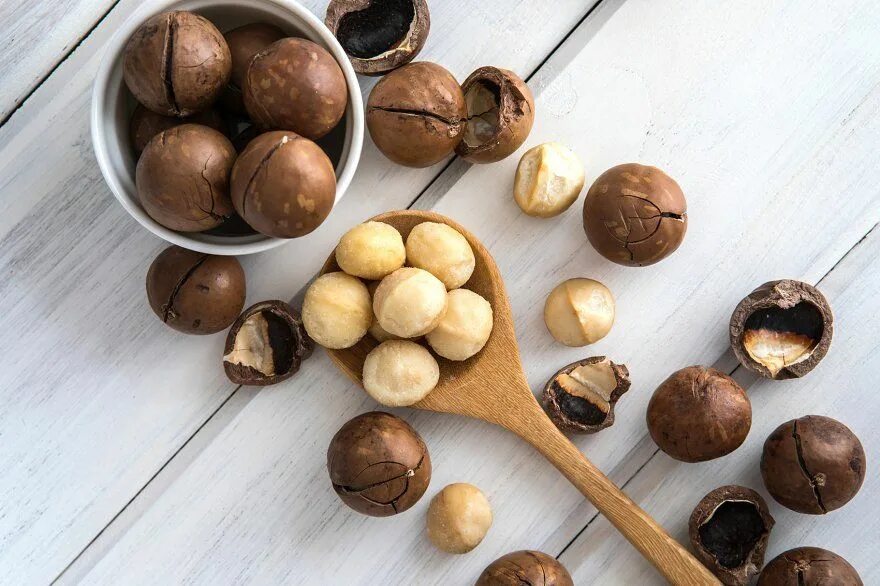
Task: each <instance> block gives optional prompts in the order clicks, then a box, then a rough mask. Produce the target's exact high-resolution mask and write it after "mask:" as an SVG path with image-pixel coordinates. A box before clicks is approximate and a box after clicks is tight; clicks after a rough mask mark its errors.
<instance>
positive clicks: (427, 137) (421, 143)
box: [367, 61, 467, 167]
mask: <svg viewBox="0 0 880 586" xmlns="http://www.w3.org/2000/svg"><path fill="white" fill-rule="evenodd" d="M466 120H467V107H466V106H465V103H464V94H462V92H461V86H459V85H458V82H457V81H456V80H455V77H453V75H452V74H451V73H449V72H448V71H447V70H446V69H444V68H443V67H441V66H440V65H437V64H436V63H429V62H427V61H419V62H417V63H409V64H407V65H404V66H403V67H401V68H399V69H396V70H394V71H392V72H391V73H389V74H388V75H386V76H385V77H383V78H382V79H381V80H380V81H379V83H377V84H376V86H375V87H374V88H373V90H372V91H371V92H370V97H369V99H368V100H367V129H368V130H369V131H370V136H371V137H372V139H373V142H374V143H375V144H376V147H377V148H378V149H379V150H380V151H382V154H384V155H385V156H386V157H388V158H389V159H391V160H392V161H394V162H395V163H398V164H400V165H406V166H407V167H429V166H431V165H434V164H435V163H439V162H440V161H442V160H443V159H445V158H446V157H447V156H449V155H450V154H452V151H453V150H455V146H456V145H457V144H458V143H459V141H461V137H462V134H463V132H464V127H465V123H466Z"/></svg>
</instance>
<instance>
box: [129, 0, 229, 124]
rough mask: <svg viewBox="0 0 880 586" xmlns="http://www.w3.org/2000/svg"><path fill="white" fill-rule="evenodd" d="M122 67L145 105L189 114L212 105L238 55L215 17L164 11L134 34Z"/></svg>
mask: <svg viewBox="0 0 880 586" xmlns="http://www.w3.org/2000/svg"><path fill="white" fill-rule="evenodd" d="M122 71H123V77H124V78H125V85H127V86H128V89H129V90H130V91H131V93H132V94H134V97H135V98H136V99H137V101H139V102H140V103H141V104H143V105H144V106H146V107H147V108H149V109H150V110H152V111H153V112H156V113H157V114H162V115H164V116H189V115H191V114H195V113H196V112H201V111H202V110H206V109H208V108H209V107H211V105H212V104H213V103H214V101H215V100H216V99H217V96H219V95H220V92H221V91H223V88H224V87H226V84H227V83H228V82H229V76H230V73H231V71H232V57H231V56H230V54H229V47H228V46H227V45H226V41H225V40H224V39H223V35H222V34H220V31H218V30H217V27H215V26H214V25H213V24H211V22H210V21H209V20H207V19H205V18H202V17H201V16H199V15H197V14H193V13H192V12H163V13H162V14H157V15H156V16H154V17H152V18H150V19H149V20H147V21H146V22H145V23H144V24H142V25H141V26H140V28H138V29H137V30H136V31H135V32H134V34H133V35H132V37H131V39H129V41H128V44H127V45H126V47H125V61H124V64H123V68H122Z"/></svg>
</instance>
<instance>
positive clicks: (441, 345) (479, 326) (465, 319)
mask: <svg viewBox="0 0 880 586" xmlns="http://www.w3.org/2000/svg"><path fill="white" fill-rule="evenodd" d="M447 298H448V306H447V309H446V315H445V316H443V319H441V320H440V323H439V324H437V327H436V328H434V329H433V330H432V331H430V332H428V335H427V337H426V339H427V340H428V344H430V345H431V348H433V349H434V352H436V353H437V354H439V355H440V356H442V357H443V358H448V359H449V360H467V359H468V358H470V357H471V356H473V355H474V354H476V353H477V352H479V351H480V350H482V349H483V346H485V345H486V342H487V341H488V340H489V334H491V333H492V306H491V305H489V302H488V301H486V300H485V299H483V298H482V297H480V296H479V295H477V294H476V293H474V292H473V291H468V290H467V289H456V290H454V291H450V292H449V294H448V296H447Z"/></svg>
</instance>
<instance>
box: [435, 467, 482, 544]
mask: <svg viewBox="0 0 880 586" xmlns="http://www.w3.org/2000/svg"><path fill="white" fill-rule="evenodd" d="M427 526H428V539H430V540H431V543H433V544H434V547H436V548H437V549H439V550H441V551H445V552H446V553H467V552H469V551H471V550H473V549H474V548H475V547H477V546H478V545H480V542H481V541H483V538H484V537H485V536H486V533H488V532H489V527H491V526H492V507H491V506H490V505H489V500H488V499H487V498H486V495H484V494H483V493H482V491H481V490H480V489H479V488H477V487H476V486H474V485H473V484H467V483H464V482H459V483H456V484H450V485H448V486H446V487H445V488H444V489H443V490H441V491H440V492H439V493H437V495H436V496H435V497H434V498H433V499H431V505H430V506H429V507H428V521H427Z"/></svg>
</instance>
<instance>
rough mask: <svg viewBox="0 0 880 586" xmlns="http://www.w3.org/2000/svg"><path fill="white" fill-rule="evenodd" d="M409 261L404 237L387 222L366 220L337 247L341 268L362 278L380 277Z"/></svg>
mask: <svg viewBox="0 0 880 586" xmlns="http://www.w3.org/2000/svg"><path fill="white" fill-rule="evenodd" d="M405 261H406V249H405V247H404V245H403V237H402V236H401V235H400V232H398V231H397V229H396V228H394V227H393V226H391V225H389V224H386V223H384V222H365V223H363V224H360V225H358V226H355V227H354V228H352V229H351V230H349V231H348V232H346V233H345V235H344V236H343V237H342V239H341V240H340V241H339V245H338V246H337V247H336V262H337V264H339V268H341V269H342V270H343V271H345V272H346V273H348V274H349V275H354V276H355V277H361V278H362V279H369V280H377V279H381V278H383V277H385V276H387V275H389V274H391V273H393V272H394V271H396V270H397V269H399V268H400V267H402V266H403V263H404V262H405Z"/></svg>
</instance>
